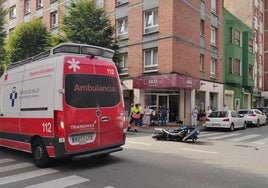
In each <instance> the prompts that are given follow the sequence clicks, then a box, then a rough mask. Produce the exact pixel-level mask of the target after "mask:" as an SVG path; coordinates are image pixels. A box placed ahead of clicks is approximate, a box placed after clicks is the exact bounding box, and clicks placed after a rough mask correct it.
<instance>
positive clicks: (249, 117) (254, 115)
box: [238, 109, 267, 127]
mask: <svg viewBox="0 0 268 188" xmlns="http://www.w3.org/2000/svg"><path fill="white" fill-rule="evenodd" d="M238 113H239V114H240V115H243V116H244V118H245V119H246V121H247V123H248V124H252V125H256V126H257V127H259V126H260V125H265V124H266V121H267V117H266V115H265V114H263V113H262V112H261V111H260V110H258V109H243V110H238Z"/></svg>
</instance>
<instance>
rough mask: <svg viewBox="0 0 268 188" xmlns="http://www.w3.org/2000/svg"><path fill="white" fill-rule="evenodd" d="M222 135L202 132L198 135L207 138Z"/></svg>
mask: <svg viewBox="0 0 268 188" xmlns="http://www.w3.org/2000/svg"><path fill="white" fill-rule="evenodd" d="M222 134H223V133H208V132H206V133H204V132H201V133H200V137H208V136H216V135H222Z"/></svg>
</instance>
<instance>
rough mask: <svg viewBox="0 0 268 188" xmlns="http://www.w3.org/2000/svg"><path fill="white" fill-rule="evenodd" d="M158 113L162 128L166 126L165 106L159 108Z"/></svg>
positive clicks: (166, 111)
mask: <svg viewBox="0 0 268 188" xmlns="http://www.w3.org/2000/svg"><path fill="white" fill-rule="evenodd" d="M160 113H161V125H162V126H166V124H167V114H168V108H167V107H166V105H165V104H164V105H163V106H162V107H161V108H160Z"/></svg>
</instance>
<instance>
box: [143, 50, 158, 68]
mask: <svg viewBox="0 0 268 188" xmlns="http://www.w3.org/2000/svg"><path fill="white" fill-rule="evenodd" d="M157 54H158V50H157V48H154V49H150V50H145V51H144V71H145V72H150V71H157V70H158V57H157Z"/></svg>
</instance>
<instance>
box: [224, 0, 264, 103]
mask: <svg viewBox="0 0 268 188" xmlns="http://www.w3.org/2000/svg"><path fill="white" fill-rule="evenodd" d="M267 4H268V1H267V0H236V1H235V2H234V1H233V0H224V7H225V8H226V9H227V10H228V11H230V13H232V14H233V15H234V16H236V17H237V18H238V19H240V20H241V21H243V22H244V23H245V24H246V25H247V26H249V27H250V28H251V29H252V30H253V31H254V36H255V38H254V41H253V49H254V51H253V52H254V55H255V57H254V58H255V59H254V67H253V80H254V87H253V89H251V91H250V93H252V106H253V107H261V106H267V105H268V82H267V81H265V80H267V78H268V72H267V71H268V67H267V65H266V64H267V63H268V62H267V63H266V62H265V61H266V60H267V58H265V54H267V52H266V50H267V49H266V50H265V42H266V41H267V40H266V39H265V38H264V36H265V35H264V34H265V28H264V24H265V20H266V19H265V18H268V17H265V14H264V13H265V9H264V7H265V6H267ZM237 5H239V6H237ZM267 39H268V38H267ZM266 56H267V55H266ZM267 57H268V56H267ZM265 59H266V60H265ZM265 101H266V102H265ZM265 103H266V105H265Z"/></svg>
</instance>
